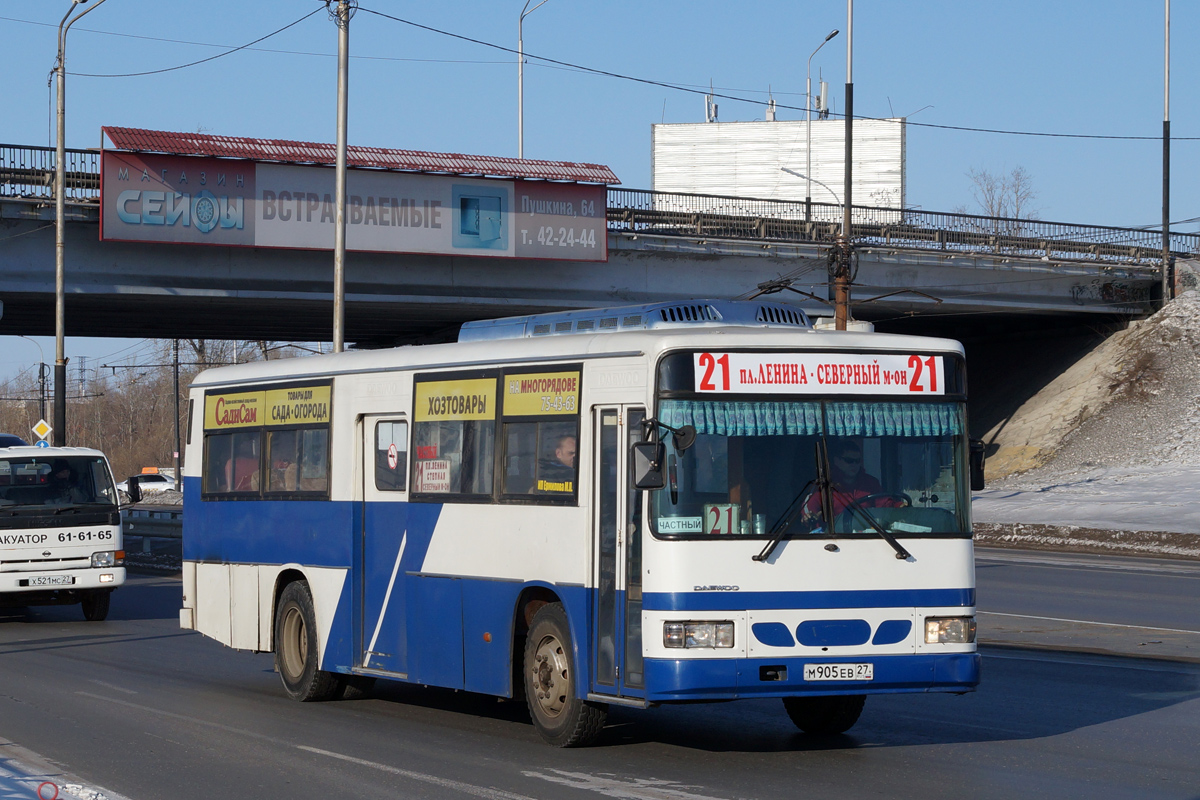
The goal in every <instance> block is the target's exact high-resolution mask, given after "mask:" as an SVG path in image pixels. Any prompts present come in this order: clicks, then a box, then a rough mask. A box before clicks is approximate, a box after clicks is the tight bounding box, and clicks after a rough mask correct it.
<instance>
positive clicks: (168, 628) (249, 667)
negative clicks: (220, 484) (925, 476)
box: [0, 553, 1200, 800]
mask: <svg viewBox="0 0 1200 800" xmlns="http://www.w3.org/2000/svg"><path fill="white" fill-rule="evenodd" d="M1029 557H1032V558H1035V559H1036V560H1037V561H1040V562H1046V561H1047V560H1049V561H1051V562H1054V563H1029V562H1028V561H1022V560H1021V558H1022V554H1005V553H997V554H988V553H985V554H983V555H982V557H981V560H980V565H979V567H980V568H979V572H978V577H979V587H980V588H979V596H980V607H981V609H984V610H985V611H988V612H994V613H996V614H1006V615H1017V616H1006V617H997V618H996V619H999V620H1001V621H1005V620H1008V621H1011V622H1013V623H1014V624H1016V627H1017V628H1020V627H1021V626H1022V625H1024V624H1025V621H1024V617H1025V616H1028V617H1053V618H1062V619H1068V618H1069V619H1075V620H1080V621H1081V622H1082V623H1084V624H1083V625H1082V628H1081V630H1082V631H1083V633H1082V634H1080V635H1082V636H1084V638H1086V637H1087V635H1088V631H1089V630H1091V628H1089V627H1088V626H1089V625H1092V627H1093V628H1094V627H1095V626H1094V623H1112V624H1116V625H1137V626H1151V627H1170V628H1179V629H1181V630H1182V629H1191V630H1200V626H1198V625H1197V621H1196V616H1197V615H1196V610H1197V608H1200V603H1198V600H1200V570H1198V569H1197V568H1196V567H1192V566H1189V565H1178V564H1177V563H1176V562H1163V561H1149V562H1145V561H1142V560H1134V559H1110V558H1107V557H1095V556H1088V557H1078V556H1063V557H1059V556H1052V555H1044V554H1029ZM1062 559H1066V560H1067V562H1068V563H1064V562H1063V561H1062ZM178 605H179V582H178V581H177V580H175V579H168V578H152V577H138V576H135V577H134V578H133V579H132V581H131V582H130V584H129V585H127V586H126V587H124V588H122V589H121V590H120V591H118V592H117V593H116V595H115V596H114V599H113V608H112V613H111V615H110V617H109V621H107V622H104V623H86V622H83V621H82V617H81V615H80V613H79V611H78V609H77V608H76V607H65V608H41V609H33V610H30V611H12V610H9V611H3V610H0V737H4V738H7V739H9V740H13V741H15V742H16V743H17V744H19V745H21V746H23V747H25V748H28V749H29V750H31V751H34V752H35V753H38V754H40V755H41V756H43V757H45V758H46V759H48V760H49V761H51V762H53V763H58V764H62V765H65V766H66V767H67V768H68V769H69V770H70V771H72V772H73V773H75V774H77V775H79V776H82V777H83V778H84V779H85V780H87V781H90V782H93V783H95V784H97V785H100V786H103V787H106V788H108V789H110V790H112V791H114V792H117V793H120V794H122V795H125V796H126V797H128V798H131V800H149V799H150V798H164V799H166V800H174V799H175V798H178V799H179V800H185V799H186V798H204V799H205V800H207V799H208V798H217V797H230V798H243V797H246V798H249V797H253V798H355V799H356V800H357V798H396V797H405V798H448V799H449V798H464V797H477V798H486V799H488V800H523V799H524V798H539V800H540V799H542V798H547V799H548V798H568V799H570V798H579V799H580V800H585V799H587V798H591V799H593V800H594V799H595V798H601V797H615V798H626V799H627V800H710V799H713V800H716V799H720V800H734V799H735V798H747V799H748V798H801V797H816V798H824V797H837V798H857V797H913V798H931V797H955V798H961V797H964V796H968V797H972V798H991V797H996V798H1011V797H1018V796H1020V797H1054V798H1062V797H1084V796H1087V797H1106V798H1107V797H1114V798H1120V797H1130V798H1134V797H1136V798H1146V797H1169V798H1200V758H1198V756H1200V663H1193V662H1188V661H1172V660H1165V659H1162V658H1144V657H1141V658H1139V657H1121V656H1108V655H1097V654H1094V653H1083V654H1081V653H1078V652H1071V651H1069V650H1062V649H1032V648H1028V647H1022V646H1017V645H1013V644H1012V643H1011V642H1010V643H1009V644H1007V645H1003V646H1001V645H993V646H985V647H984V648H983V652H984V676H983V680H984V683H983V685H982V686H981V688H980V690H979V691H978V692H976V693H974V694H970V695H964V696H961V697H953V696H947V695H927V696H917V695H899V696H887V697H873V698H869V699H868V702H867V707H866V710H865V712H864V713H863V717H862V719H861V721H860V722H859V724H858V725H857V726H856V727H855V728H854V729H852V731H851V732H850V734H849V735H846V736H840V737H835V738H833V739H829V740H819V739H814V738H811V737H808V736H805V735H803V734H801V733H799V732H798V731H796V729H795V728H794V727H793V726H792V724H791V722H790V721H789V720H788V718H787V716H786V715H785V714H784V712H783V709H782V706H781V705H780V704H779V703H778V702H777V701H749V702H740V703H728V704H718V705H694V706H680V707H669V708H658V709H652V710H649V711H634V710H625V709H615V710H614V711H613V713H612V714H611V715H610V725H609V727H608V728H607V729H606V730H605V733H604V736H603V738H602V740H601V742H600V744H599V745H597V746H595V747H591V748H587V749H582V750H569V751H562V750H554V749H552V748H549V747H546V746H545V745H543V744H541V742H540V740H539V739H538V738H537V736H536V734H535V733H534V731H533V729H532V728H531V726H530V724H529V722H528V720H527V718H526V716H525V713H524V710H523V708H521V707H519V706H517V705H516V704H513V703H501V702H497V701H496V700H495V699H492V698H487V697H481V696H477V695H470V694H463V693H454V692H449V691H441V690H427V689H420V688H414V687H406V686H402V685H399V684H381V685H380V687H379V688H378V689H377V691H376V693H375V696H374V697H373V698H371V699H367V700H359V701H343V702H335V703H321V704H299V703H294V702H291V701H289V700H287V699H285V697H284V695H283V692H282V691H281V689H280V687H279V682H278V678H277V676H276V675H275V674H274V672H273V671H272V662H271V657H270V656H269V655H251V654H248V653H239V652H235V651H231V650H228V649H226V648H224V647H222V646H221V645H219V644H217V643H216V642H213V641H211V640H208V639H205V638H204V637H201V636H199V635H197V634H193V633H190V632H183V631H180V630H179V629H178V626H177V612H176V609H177V608H178ZM983 619H984V618H981V630H982V629H986V627H987V625H986V624H985V623H984V622H983V621H982V620H983ZM1004 624H1008V623H1007V622H1006V623H1004ZM993 627H996V629H997V630H1000V629H1001V627H1002V626H993ZM1120 630H1126V629H1124V628H1122V629H1120ZM1195 639H1196V641H1197V642H1200V635H1198V636H1196V637H1195ZM1131 652H1138V651H1137V650H1136V649H1134V650H1131ZM0 796H3V797H8V796H9V795H0ZM11 796H13V797H17V796H20V795H17V794H14V795H11ZM29 796H30V797H32V796H33V795H32V794H31V795H29Z"/></svg>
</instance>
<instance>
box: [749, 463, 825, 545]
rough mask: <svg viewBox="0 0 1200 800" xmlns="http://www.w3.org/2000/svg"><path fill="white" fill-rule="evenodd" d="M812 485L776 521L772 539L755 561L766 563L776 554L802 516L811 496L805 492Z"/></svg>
mask: <svg viewBox="0 0 1200 800" xmlns="http://www.w3.org/2000/svg"><path fill="white" fill-rule="evenodd" d="M812 485H813V482H812V481H809V482H808V483H806V484H804V486H803V487H802V488H801V489H800V491H799V492H798V493H797V494H796V496H795V497H793V498H792V502H790V503H788V507H787V508H786V509H784V512H783V515H782V516H781V517H780V518H779V519H778V520H776V522H775V524H774V525H772V526H771V531H770V533H771V538H770V539H769V540H768V541H767V543H766V545H765V546H764V547H763V549H762V552H761V553H759V554H758V555H756V556H752V558H753V560H754V561H766V560H767V559H768V558H770V557H771V553H773V552H775V548H776V547H778V546H779V543H780V542H782V541H783V537H784V535H785V534H786V533H787V530H788V528H790V527H791V526H792V523H793V522H795V520H796V517H798V516H800V512H801V511H803V510H804V501H806V500H808V498H809V495H806V494H805V492H807V491H808V487H810V486H812Z"/></svg>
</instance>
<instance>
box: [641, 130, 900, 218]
mask: <svg viewBox="0 0 1200 800" xmlns="http://www.w3.org/2000/svg"><path fill="white" fill-rule="evenodd" d="M844 131H845V122H844V121H842V120H831V119H824V120H817V119H814V120H813V121H812V172H813V174H812V179H813V182H812V200H813V202H814V203H835V204H839V205H840V204H841V203H842V194H843V187H844V185H845V155H846V151H845V133H844ZM650 138H651V147H652V155H651V158H652V164H651V171H652V179H653V188H654V190H655V191H658V192H688V193H694V194H717V195H732V196H735V197H757V198H765V199H773V200H799V201H803V200H804V195H805V179H804V177H803V176H804V175H805V169H806V165H805V143H806V134H805V122H804V120H798V121H788V122H697V123H672V124H661V125H652V126H651V134H650ZM853 159H854V169H853V182H854V185H853V188H852V192H853V194H852V196H851V202H852V203H853V204H854V205H860V206H880V207H887V208H901V207H903V206H904V204H905V177H904V172H905V121H904V120H903V119H886V120H855V121H854V153H853Z"/></svg>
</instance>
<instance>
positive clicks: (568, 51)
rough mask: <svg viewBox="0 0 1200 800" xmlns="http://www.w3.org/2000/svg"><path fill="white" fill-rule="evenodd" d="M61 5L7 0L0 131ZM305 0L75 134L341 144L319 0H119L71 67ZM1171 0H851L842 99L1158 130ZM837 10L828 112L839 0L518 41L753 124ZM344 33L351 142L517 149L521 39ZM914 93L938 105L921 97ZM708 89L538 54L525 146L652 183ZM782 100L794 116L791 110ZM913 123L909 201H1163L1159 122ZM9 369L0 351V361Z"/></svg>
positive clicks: (512, 29)
mask: <svg viewBox="0 0 1200 800" xmlns="http://www.w3.org/2000/svg"><path fill="white" fill-rule="evenodd" d="M361 2H362V6H363V8H364V9H372V10H376V11H381V12H384V13H388V14H392V15H394V16H398V17H402V18H405V19H409V20H412V21H414V22H418V23H421V24H423V25H428V26H431V27H434V28H440V29H442V30H446V31H452V32H454V33H458V34H461V35H464V36H468V37H472V38H476V39H480V40H484V41H488V42H494V43H497V44H501V45H504V46H508V47H515V46H516V35H517V15H518V13H519V12H520V10H521V7H522V5H523V4H524V3H523V0H487V1H486V2H485V0H461V2H457V3H412V2H397V1H396V0H361ZM68 5H69V4H68V3H67V2H65V0H52V1H50V2H40V3H30V2H28V1H27V0H22V1H21V2H18V0H0V17H2V18H0V36H2V37H3V39H2V40H3V41H4V43H5V46H4V48H3V51H0V70H2V73H0V74H2V75H3V92H2V93H0V98H2V101H0V102H3V108H4V113H3V114H2V115H0V141H3V142H6V143H15V144H47V143H48V142H49V141H50V140H49V138H48V137H49V129H48V123H49V118H48V97H49V96H48V94H47V86H46V84H47V76H48V73H49V71H50V69H51V68H52V66H53V62H54V50H55V26H57V24H58V21H59V20H60V19H61V17H62V14H63V13H64V12H65V11H66V9H67V7H68ZM533 5H536V0H534V3H533ZM313 9H321V10H319V11H318V13H317V14H315V15H313V16H312V17H310V18H309V19H307V20H305V21H303V22H301V23H300V24H298V25H296V26H295V27H293V28H291V29H289V30H287V31H285V32H283V33H281V34H279V35H278V36H275V37H272V38H270V39H268V40H266V41H264V42H262V43H261V44H259V45H257V46H256V48H257V49H253V50H245V51H241V52H238V53H235V54H232V55H229V56H226V57H223V58H219V59H217V60H215V61H211V62H209V63H206V64H202V65H200V66H196V67H191V68H188V69H183V70H176V71H172V72H166V73H162V74H158V75H151V76H144V77H130V78H87V77H69V78H68V90H67V101H68V121H67V144H68V146H71V147H94V146H96V145H97V144H98V143H99V140H100V127H101V126H102V125H120V126H131V127H144V128H153V129H161V130H181V131H195V130H198V129H202V130H205V131H207V132H211V133H217V134H228V135H234V136H264V137H273V138H288V139H303V140H311V141H329V142H331V141H333V140H334V138H335V129H334V121H335V116H334V114H335V99H336V83H335V81H336V59H335V58H334V54H335V53H336V49H337V31H336V28H335V26H334V24H333V22H332V21H330V19H329V18H328V16H327V14H326V13H325V11H324V3H323V2H318V1H317V0H254V2H245V1H244V0H242V1H239V2H235V0H207V2H204V3H198V2H180V1H179V0H173V1H172V0H155V1H154V2H152V1H151V0H108V1H107V2H106V3H105V4H104V5H103V6H100V7H99V8H97V9H96V10H95V11H94V12H92V13H91V14H89V15H88V16H87V17H86V18H85V19H84V20H83V21H81V22H80V23H78V24H77V25H76V26H75V28H74V29H73V30H72V32H71V35H70V40H69V49H68V60H67V68H68V71H69V72H77V73H130V72H144V71H149V70H156V69H162V68H165V67H171V66H175V65H178V64H183V63H186V62H189V61H194V60H197V59H200V58H205V57H208V56H211V55H215V54H217V53H220V52H223V51H222V49H221V48H219V47H212V46H207V45H221V46H225V47H233V46H237V45H242V44H245V43H247V42H249V41H251V40H253V39H256V38H258V37H260V36H263V35H266V34H268V33H270V32H271V31H274V30H276V29H277V28H280V27H282V26H284V25H286V24H288V23H290V22H293V21H295V20H296V19H298V18H300V17H301V16H303V15H304V14H306V13H308V12H310V11H312V10H313ZM1163 10H1164V4H1163V2H1162V0H1122V1H1120V2H1118V1H1117V0H1092V1H1091V2H1086V1H1085V0H1075V1H1074V2H1049V3H1048V2H1045V0H1041V1H1040V2H1025V1H1024V0H1008V1H1007V2H1004V3H979V2H966V3H964V2H961V1H960V2H895V1H894V0H891V1H889V0H859V2H857V3H856V4H855V18H854V87H855V109H854V110H855V113H856V114H857V115H861V116H872V117H886V116H892V115H898V116H906V115H912V116H911V119H910V122H911V123H930V124H939V125H953V126H965V127H975V128H998V129H1006V130H1020V131H1033V132H1047V133H1083V134H1101V135H1113V136H1150V137H1158V136H1160V135H1161V132H1162V117H1163V97H1162V92H1163ZM1172 12H1173V19H1172V29H1173V31H1174V36H1173V43H1174V47H1173V53H1172V64H1171V69H1172V72H1171V78H1172V88H1173V91H1172V101H1173V102H1172V108H1171V117H1172V133H1173V134H1174V136H1175V137H1200V119H1198V116H1200V107H1198V106H1197V104H1196V103H1195V102H1194V101H1193V100H1192V98H1193V97H1194V89H1193V85H1194V83H1195V81H1196V79H1197V77H1198V75H1200V53H1197V50H1196V48H1194V47H1191V46H1190V40H1191V39H1192V38H1193V36H1192V34H1193V33H1194V32H1195V31H1196V30H1197V29H1200V25H1198V23H1200V4H1197V3H1184V2H1178V0H1176V2H1175V3H1174V7H1173V8H1172ZM13 20H24V21H25V22H16V21H13ZM30 22H37V23H43V25H33V24H29V23H30ZM46 25H48V27H47V26H46ZM833 28H839V29H841V30H842V34H841V35H840V36H839V37H837V38H836V39H834V40H833V41H832V42H830V43H829V44H828V45H826V46H825V47H824V49H823V50H822V51H821V52H820V53H819V54H818V55H817V57H816V58H815V59H814V60H813V73H814V82H815V80H816V74H817V72H818V70H819V71H820V72H821V73H822V74H823V75H824V77H825V79H826V80H827V81H829V83H830V91H831V95H832V96H833V97H834V103H833V108H834V110H835V111H842V110H844V101H843V97H842V90H843V86H844V83H845V67H846V51H845V47H846V4H845V2H844V0H810V1H809V2H796V1H795V0H792V1H791V2H788V1H786V0H763V1H762V2H740V3H729V2H719V3H718V2H711V1H710V0H689V1H688V2H684V0H649V1H647V0H641V1H640V2H627V1H626V0H606V2H583V0H549V2H548V3H546V5H544V6H543V7H541V8H539V9H538V10H537V11H536V12H534V13H533V14H531V15H530V16H529V17H527V18H526V20H525V48H526V51H527V52H528V53H530V54H534V55H544V56H547V57H549V58H553V59H557V60H560V61H565V62H571V63H575V64H581V65H585V66H589V67H595V68H599V69H603V70H607V71H611V72H618V73H622V74H626V75H631V76H636V77H640V78H647V79H651V80H656V81H662V82H665V83H671V84H683V85H689V86H693V87H696V88H701V87H707V86H708V84H709V82H710V81H711V82H712V83H713V85H714V86H716V87H717V91H718V92H719V93H722V94H729V95H737V96H740V97H746V98H750V99H752V100H754V101H755V102H753V103H739V102H735V101H732V100H719V101H718V102H719V103H720V109H721V120H722V121H733V120H752V119H761V118H762V117H763V104H764V103H765V98H766V91H767V88H768V86H770V87H771V88H772V89H773V91H774V94H775V98H776V100H777V102H779V103H781V104H784V105H794V106H797V107H801V106H802V105H803V91H804V66H805V61H806V59H807V58H808V55H809V53H811V52H812V50H813V48H814V47H816V46H817V45H818V44H819V43H820V42H821V40H822V39H823V38H824V36H825V35H826V34H827V33H828V32H829V31H830V30H831V29H833ZM98 31H103V32H105V33H99V32H98ZM111 34H123V35H122V36H116V35H111ZM135 36H136V37H149V38H130V37H135ZM160 40H174V41H160ZM268 51H276V52H268ZM278 51H287V52H278ZM351 53H352V57H353V60H352V62H351V89H350V124H349V130H350V141H351V143H353V144H361V145H376V146H382V147H398V148H411V149H420V150H436V151H454V152H466V153H479V154H494V155H510V156H513V155H516V149H517V122H516V106H517V70H516V63H515V56H512V55H509V54H507V53H503V52H499V51H496V50H493V49H490V48H487V47H483V46H480V45H476V44H471V43H468V42H464V41H460V40H455V39H451V38H449V37H446V36H442V35H438V34H435V33H431V32H428V31H424V30H420V29H418V28H415V27H411V26H408V25H404V24H400V23H397V22H393V21H390V20H387V19H383V18H380V17H378V16H375V15H373V14H369V13H366V11H365V10H360V11H359V13H358V15H357V16H356V17H355V19H354V21H353V23H352V25H351ZM925 106H932V107H931V108H925V109H924V110H922V111H920V112H919V113H914V112H917V110H918V109H921V108H923V107H925ZM703 109H704V101H703V98H702V97H701V96H700V95H697V94H687V93H684V92H680V91H674V90H671V89H667V88H663V87H658V86H648V85H644V84H639V83H634V82H631V81H625V80H618V79H615V78H609V77H602V76H597V75H590V74H585V73H581V72H578V71H573V70H570V69H564V68H562V67H552V66H546V65H544V64H541V63H539V62H538V61H537V60H531V61H530V62H529V64H528V66H527V67H526V71H525V154H526V156H527V157H531V158H550V159H567V160H574V161H591V162H600V163H603V164H607V165H609V166H611V167H612V168H613V170H614V171H615V172H616V173H617V175H618V176H619V177H620V179H621V181H622V183H623V185H625V186H628V187H633V188H649V185H650V125H651V124H652V123H655V122H659V121H662V120H665V121H667V122H694V121H701V120H702V119H703ZM779 116H780V118H782V119H798V118H802V116H803V113H802V112H801V111H794V110H791V111H790V110H782V111H781V112H780V115H779ZM907 136H908V164H907V178H908V189H907V197H908V201H909V203H910V204H911V205H915V206H919V207H921V208H924V209H928V210H950V209H952V208H954V207H956V206H960V205H968V206H969V205H971V195H970V182H969V180H968V179H967V177H966V172H967V171H968V170H970V169H972V168H974V169H986V170H990V171H992V172H1007V171H1008V170H1010V169H1012V168H1013V167H1015V166H1018V165H1019V166H1022V167H1024V168H1025V169H1026V170H1028V172H1029V173H1030V174H1031V175H1032V176H1033V179H1034V184H1035V188H1036V189H1037V192H1038V196H1037V199H1036V200H1035V202H1034V206H1035V207H1036V208H1038V209H1039V210H1040V212H1041V213H1040V216H1041V217H1042V218H1045V219H1053V220H1063V221H1070V222H1083V223H1094V224H1111V225H1148V224H1154V223H1156V222H1157V221H1158V220H1160V219H1161V213H1162V212H1161V195H1162V188H1161V158H1162V149H1161V143H1160V142H1159V141H1158V140H1149V141H1106V140H1092V139H1065V138H1049V137H1041V136H1009V135H999V134H991V133H972V132H962V131H949V130H939V129H935V128H922V127H918V126H916V125H915V124H913V125H910V126H909V128H908V131H907ZM1198 154H1200V141H1177V142H1175V143H1174V145H1173V146H1172V176H1173V180H1172V199H1171V208H1172V218H1173V219H1175V220H1184V219H1188V218H1191V217H1195V216H1200V208H1197V202H1196V181H1195V180H1194V178H1193V176H1194V175H1195V173H1196V168H1197V162H1198V160H1200V159H1198ZM1180 228H1181V229H1183V230H1196V229H1197V225H1196V224H1195V223H1189V224H1186V225H1181V226H1180ZM80 344H82V342H81V343H80ZM24 346H25V347H27V348H28V349H30V350H31V351H32V350H34V349H35V348H33V346H32V345H24ZM14 349H15V348H10V351H13V350H14ZM47 349H48V351H52V349H53V345H52V343H51V345H50V347H49V348H47ZM84 349H85V350H86V351H90V352H89V355H104V354H105V352H107V351H104V350H102V349H101V350H95V349H94V348H92V347H90V346H89V347H87V348H84ZM113 349H116V348H115V347H114V348H113ZM21 352H22V354H23V351H21ZM13 357H16V353H15V352H14V353H13ZM25 363H28V362H25ZM11 372H12V368H11V366H10V365H9V364H6V363H4V362H3V361H0V374H11Z"/></svg>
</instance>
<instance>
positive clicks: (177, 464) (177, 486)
mask: <svg viewBox="0 0 1200 800" xmlns="http://www.w3.org/2000/svg"><path fill="white" fill-rule="evenodd" d="M180 444H181V442H180V440H179V340H178V339H176V340H175V491H177V492H178V491H179V490H180V486H181V482H182V476H181V475H180V474H179V467H180V460H179V453H180V450H179V446H180Z"/></svg>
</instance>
